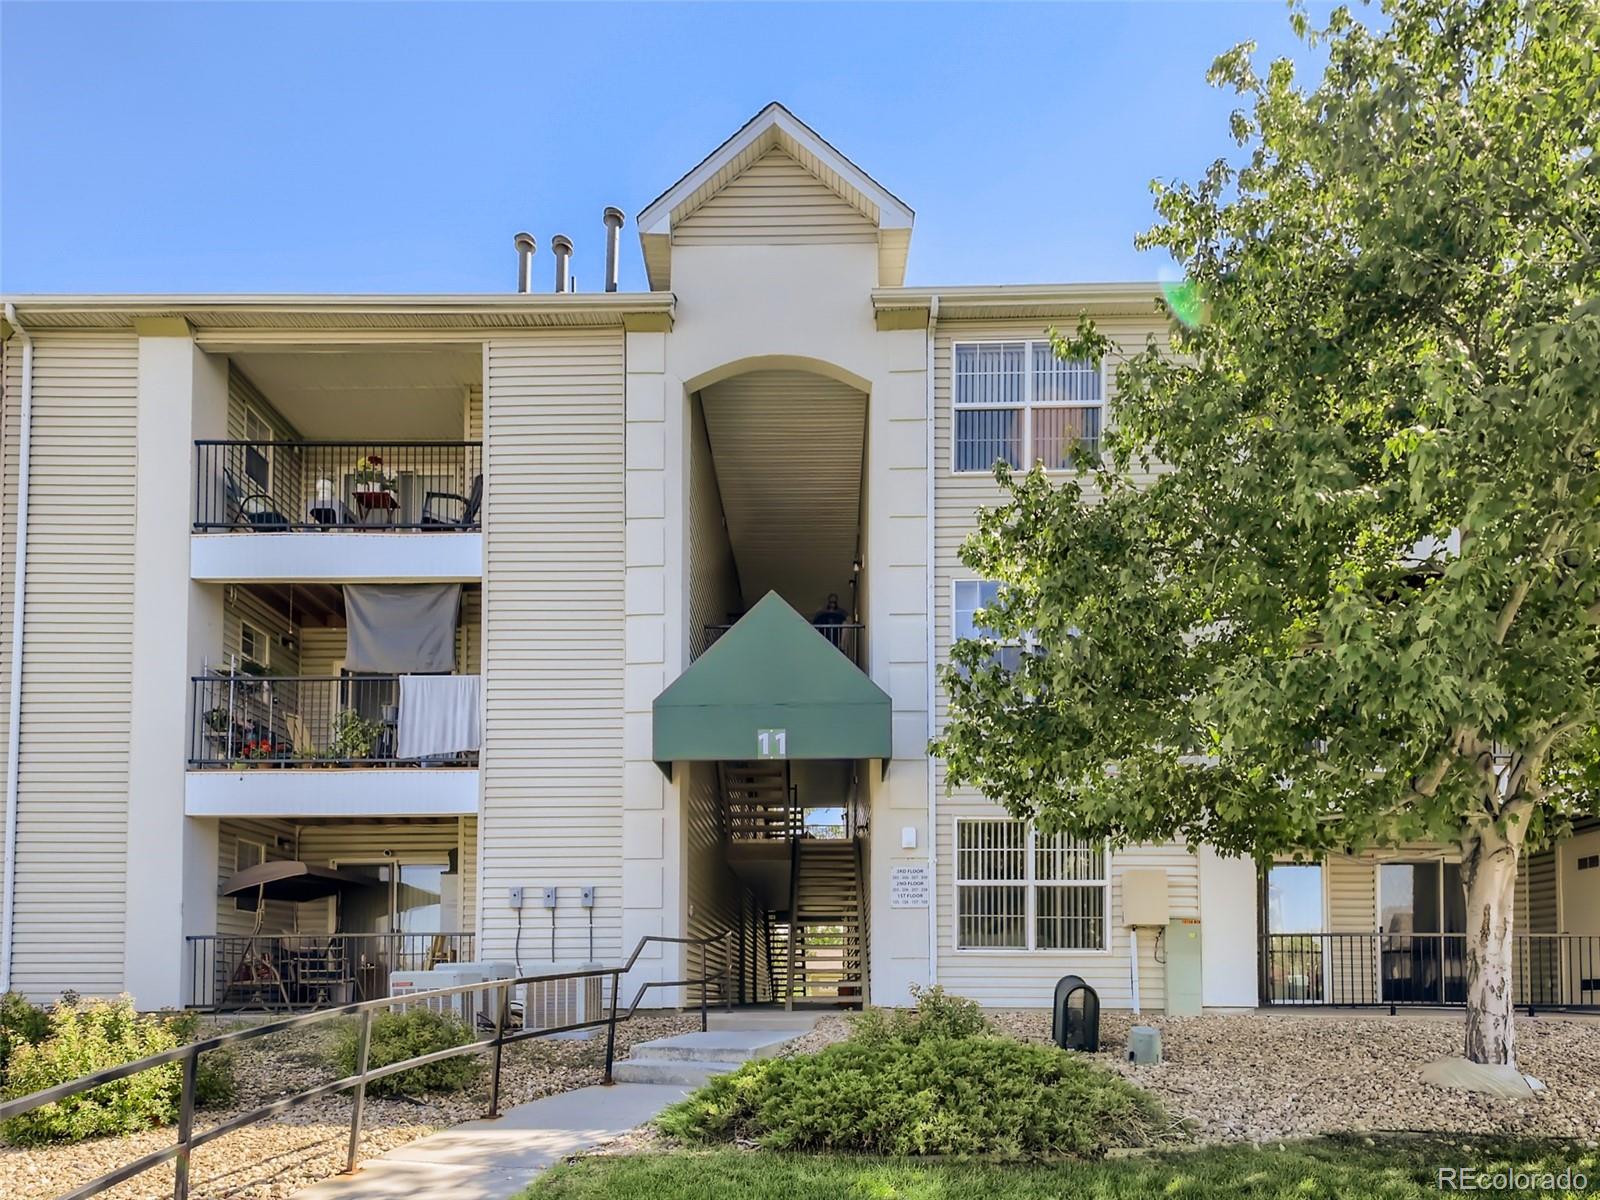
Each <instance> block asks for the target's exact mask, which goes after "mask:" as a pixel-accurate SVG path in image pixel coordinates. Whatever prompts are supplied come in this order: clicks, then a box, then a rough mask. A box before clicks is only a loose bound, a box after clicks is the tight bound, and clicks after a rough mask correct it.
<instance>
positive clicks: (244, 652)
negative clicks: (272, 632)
mask: <svg viewBox="0 0 1600 1200" xmlns="http://www.w3.org/2000/svg"><path fill="white" fill-rule="evenodd" d="M269 643H270V639H269V638H268V637H267V635H266V634H265V633H263V632H262V631H261V630H260V629H257V628H256V627H255V626H254V625H252V624H250V622H249V621H240V622H239V657H240V658H242V659H244V660H245V662H248V663H254V664H255V665H256V666H258V667H265V666H268V665H270V664H269V662H268V659H269V658H270V655H271V651H270V650H269V649H268V646H269Z"/></svg>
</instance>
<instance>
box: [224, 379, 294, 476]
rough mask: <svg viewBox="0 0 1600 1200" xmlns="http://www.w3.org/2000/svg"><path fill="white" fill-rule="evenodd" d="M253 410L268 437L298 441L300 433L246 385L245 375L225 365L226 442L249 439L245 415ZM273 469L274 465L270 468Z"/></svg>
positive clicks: (252, 386) (261, 394) (253, 387)
mask: <svg viewBox="0 0 1600 1200" xmlns="http://www.w3.org/2000/svg"><path fill="white" fill-rule="evenodd" d="M251 410H254V411H255V413H256V415H257V416H259V417H260V418H261V419H262V420H263V421H265V422H266V423H267V424H268V425H269V426H271V428H272V435H273V437H274V438H276V439H277V440H279V441H285V442H294V441H299V440H300V431H299V430H297V429H296V428H295V427H294V426H293V425H291V424H289V422H288V420H287V419H286V418H285V417H284V415H283V414H282V413H280V412H279V411H278V410H277V409H276V408H274V407H273V406H272V401H270V400H268V399H267V397H266V395H265V393H263V392H262V391H261V389H260V388H258V387H256V385H255V384H253V383H251V382H250V378H249V376H247V375H245V374H244V373H243V372H242V371H240V370H239V368H238V367H236V366H234V365H233V364H232V363H229V364H228V438H229V440H230V441H236V442H238V441H243V440H244V439H245V438H247V437H249V436H250V435H249V433H248V432H247V430H248V428H249V427H248V424H247V422H246V420H245V414H246V413H247V412H249V411H251ZM274 466H276V464H274Z"/></svg>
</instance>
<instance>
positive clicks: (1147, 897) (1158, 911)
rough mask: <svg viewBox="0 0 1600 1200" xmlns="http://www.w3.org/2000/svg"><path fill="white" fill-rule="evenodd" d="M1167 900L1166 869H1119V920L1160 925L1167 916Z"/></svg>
mask: <svg viewBox="0 0 1600 1200" xmlns="http://www.w3.org/2000/svg"><path fill="white" fill-rule="evenodd" d="M1171 915H1172V913H1171V911H1170V906H1169V905H1168V903H1167V873H1166V872H1165V871H1154V870H1141V871H1124V872H1123V873H1122V924H1123V925H1124V926H1125V927H1131V926H1135V925H1153V926H1155V927H1156V928H1158V929H1159V928H1164V927H1165V926H1166V923H1167V920H1168V918H1169V917H1171Z"/></svg>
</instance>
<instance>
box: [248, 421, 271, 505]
mask: <svg viewBox="0 0 1600 1200" xmlns="http://www.w3.org/2000/svg"><path fill="white" fill-rule="evenodd" d="M244 437H245V441H247V442H249V443H250V444H249V445H248V446H246V447H245V448H244V473H245V477H246V478H247V479H249V480H250V482H251V484H252V485H254V486H253V487H252V489H251V490H252V491H256V492H265V493H269V494H270V493H271V491H272V446H271V445H270V444H269V443H271V442H272V441H273V432H272V426H270V425H268V424H267V422H266V418H264V417H262V416H261V414H260V413H258V412H256V410H255V409H253V408H247V409H245V413H244Z"/></svg>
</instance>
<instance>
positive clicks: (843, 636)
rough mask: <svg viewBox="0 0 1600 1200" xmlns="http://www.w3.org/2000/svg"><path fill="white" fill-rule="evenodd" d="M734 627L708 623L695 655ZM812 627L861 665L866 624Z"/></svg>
mask: <svg viewBox="0 0 1600 1200" xmlns="http://www.w3.org/2000/svg"><path fill="white" fill-rule="evenodd" d="M732 628H733V626H732V625H707V626H706V627H705V629H704V630H702V631H701V639H700V649H699V651H698V652H697V653H696V654H695V656H694V657H695V658H699V657H700V655H701V654H704V653H705V652H706V651H707V650H709V649H711V647H712V646H714V645H716V643H717V640H718V639H719V638H721V637H722V635H723V634H725V633H727V632H728V630H730V629H732ZM812 628H813V629H815V630H816V631H817V632H818V633H819V634H821V635H822V639H823V640H824V641H826V642H828V643H830V644H831V645H833V647H834V648H835V649H837V650H838V651H839V653H840V654H843V655H844V656H845V657H846V658H848V659H849V660H850V661H851V662H852V663H854V664H855V665H856V666H858V667H859V666H860V665H861V639H862V634H863V631H864V630H865V629H866V626H864V625H851V624H845V625H815V624H814V625H812Z"/></svg>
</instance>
